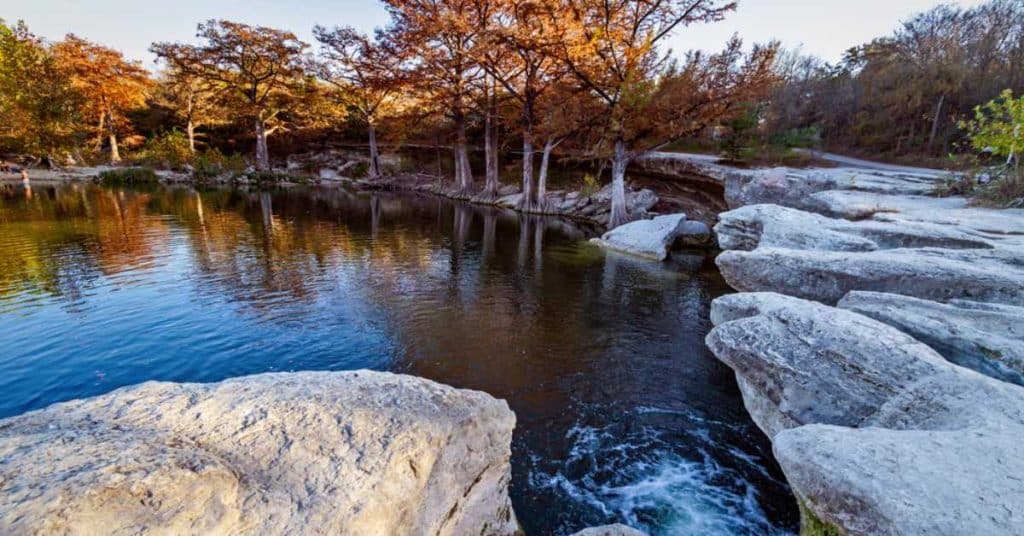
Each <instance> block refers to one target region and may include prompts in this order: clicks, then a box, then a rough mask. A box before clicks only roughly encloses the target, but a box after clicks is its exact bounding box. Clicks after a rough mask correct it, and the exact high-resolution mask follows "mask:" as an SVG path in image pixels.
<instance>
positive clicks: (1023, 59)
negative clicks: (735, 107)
mask: <svg viewBox="0 0 1024 536" xmlns="http://www.w3.org/2000/svg"><path fill="white" fill-rule="evenodd" d="M777 69H778V70H779V72H780V74H781V75H782V76H783V78H784V80H785V82H784V83H783V84H781V85H780V86H779V87H778V89H777V90H776V92H775V94H774V95H773V96H772V98H771V101H770V105H768V106H767V108H766V110H765V112H766V120H767V127H766V128H767V133H768V134H769V135H772V136H779V137H782V136H785V135H786V133H799V132H800V131H801V129H814V132H813V133H812V134H814V135H817V136H820V140H821V143H822V144H823V145H825V146H826V147H829V148H835V149H843V148H853V149H855V150H857V151H859V152H861V153H866V154H890V155H920V156H945V155H947V154H948V153H950V152H960V151H968V150H970V147H969V146H968V144H967V143H966V138H965V135H964V132H963V131H962V129H961V128H959V123H960V122H961V121H963V120H965V119H970V118H971V117H973V115H974V111H973V110H974V108H975V107H976V106H979V105H982V104H984V103H986V102H988V101H990V100H992V99H994V98H996V97H997V96H999V94H1000V93H1001V92H1002V91H1003V90H1006V89H1010V90H1012V91H1013V93H1014V94H1015V95H1018V96H1019V95H1020V94H1021V93H1022V92H1024V1H1022V0H994V1H991V2H988V3H986V4H983V5H980V6H978V7H974V8H971V9H963V8H959V7H954V6H951V5H940V6H938V7H936V8H934V9H932V10H930V11H927V12H924V13H921V14H919V15H916V16H914V17H912V18H911V19H910V20H907V21H905V22H903V24H902V25H901V26H900V28H899V29H898V30H896V32H895V33H893V34H892V35H890V36H886V37H879V38H877V39H875V40H873V41H871V42H870V43H867V44H864V45H861V46H858V47H855V48H851V49H850V50H849V51H848V52H847V53H846V55H845V57H844V59H843V61H842V62H840V63H839V64H838V65H829V64H825V63H823V62H822V61H820V60H818V59H816V58H814V57H810V56H804V55H801V54H799V53H794V52H790V53H788V54H782V55H781V56H780V59H779V63H778V67H777ZM804 134H807V131H806V130H804Z"/></svg>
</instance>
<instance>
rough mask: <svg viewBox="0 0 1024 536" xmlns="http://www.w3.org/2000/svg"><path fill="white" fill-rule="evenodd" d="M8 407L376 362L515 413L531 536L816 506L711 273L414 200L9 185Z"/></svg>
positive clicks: (519, 488)
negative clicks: (777, 440)
mask: <svg viewBox="0 0 1024 536" xmlns="http://www.w3.org/2000/svg"><path fill="white" fill-rule="evenodd" d="M0 192H2V193H0V392H3V393H4V396H3V397H0V417H6V416H11V415H15V414H18V413H22V412H25V411H28V410H32V409H37V408H41V407H44V406H46V405H49V404H51V403H54V402H57V401H62V400H68V399H73V398H81V397H86V396H92V395H98V394H101V393H105V392H108V391H110V390H112V389H115V388H118V387H121V386H125V385H131V384H135V383H139V382H142V381H147V380H166V381H189V382H210V381H217V380H221V379H224V378H229V377H233V376H241V375H246V374H254V373H260V372H268V371H296V370H349V369H360V368H370V369H377V370H389V371H394V372H401V373H407V374H414V375H417V376H423V377H426V378H430V379H432V380H437V381H439V382H443V383H446V384H450V385H453V386H456V387H461V388H471V389H479V390H482V391H486V392H488V393H490V394H491V395H493V396H495V397H498V398H504V399H506V400H508V402H509V404H510V406H511V408H512V409H513V410H514V411H515V412H516V415H517V419H518V420H517V427H516V432H515V438H514V440H513V445H512V452H513V459H512V464H513V481H512V487H511V490H510V494H511V496H512V500H513V505H514V507H515V509H516V512H517V515H518V516H519V519H520V521H521V522H522V524H523V526H524V529H525V530H526V531H527V534H568V533H571V532H573V531H575V530H579V529H581V528H583V527H586V526H590V525H596V524H602V523H611V522H622V523H626V524H630V525H633V526H636V527H638V528H643V529H645V530H647V531H650V532H651V534H655V535H657V534H784V533H790V532H792V531H794V530H795V529H796V527H797V524H798V514H797V511H796V504H795V501H794V499H793V497H792V495H791V494H790V492H789V490H788V488H787V486H786V484H785V482H784V479H783V477H782V475H781V473H780V471H779V470H778V468H777V466H776V465H775V463H774V461H773V460H772V459H771V448H770V445H769V443H768V441H767V439H766V438H765V437H764V436H763V435H762V434H761V433H760V432H759V431H758V430H757V429H756V427H755V426H754V425H753V423H752V422H751V420H750V418H749V416H748V415H747V413H746V411H745V410H744V408H743V403H742V400H741V398H740V395H739V392H738V389H737V386H736V383H735V380H734V378H733V376H732V374H731V371H730V370H729V369H728V368H726V367H725V366H724V365H722V364H721V363H719V362H718V361H717V360H715V359H714V358H713V357H712V356H711V354H710V353H709V352H708V350H707V349H706V348H705V346H704V342H703V339H704V336H705V334H706V333H707V331H708V330H709V328H710V326H709V320H708V309H709V304H710V302H711V300H712V299H714V298H715V297H716V296H719V295H721V294H723V293H726V292H729V289H728V287H727V286H726V285H725V283H724V282H723V281H722V279H721V278H720V277H719V276H718V274H717V272H716V271H715V268H714V264H713V263H712V262H711V259H709V258H705V257H704V256H703V255H701V254H689V255H686V254H680V255H677V256H676V257H675V259H674V260H673V262H670V263H665V264H655V263H650V262H646V261H641V260H635V259H632V258H629V257H625V256H621V255H617V254H611V253H605V252H604V251H602V250H600V249H598V248H596V247H594V246H592V245H590V244H588V243H587V242H586V240H585V239H586V238H588V237H590V236H593V234H594V232H595V230H594V229H588V228H585V227H581V226H579V225H576V224H573V223H571V222H568V221H564V220H557V219H550V218H540V217H525V216H521V215H518V214H516V213H512V212H507V211H499V210H497V209H492V208H488V207H480V206H472V205H466V204H459V203H454V202H450V201H447V200H442V199H439V198H433V197H425V196H418V195H412V194H408V195H403V194H383V193H381V194H360V193H353V192H348V191H345V190H342V189H314V188H295V189H289V190H280V191H274V192H258V191H244V190H231V189H218V190H209V191H202V192H196V191H194V190H191V189H187V188H164V187H156V188H152V189H148V190H131V189H107V188H102V187H99V186H95V185H87V184H66V185H58V186H53V185H51V186H40V185H37V186H36V187H35V188H33V189H32V191H31V192H26V191H25V190H24V189H23V188H22V187H21V186H20V185H7V186H4V187H3V188H2V190H0Z"/></svg>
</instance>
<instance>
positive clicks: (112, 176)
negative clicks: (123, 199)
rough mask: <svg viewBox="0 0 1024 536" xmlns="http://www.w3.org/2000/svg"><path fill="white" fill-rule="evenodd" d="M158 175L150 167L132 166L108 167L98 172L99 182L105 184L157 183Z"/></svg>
mask: <svg viewBox="0 0 1024 536" xmlns="http://www.w3.org/2000/svg"><path fill="white" fill-rule="evenodd" d="M159 182H160V177H158V176H157V174H156V172H154V171H153V169H152V168H147V167H134V168H121V169H110V170H107V171H104V172H102V173H100V183H101V184H103V185H105V186H125V185H145V184H157V183H159Z"/></svg>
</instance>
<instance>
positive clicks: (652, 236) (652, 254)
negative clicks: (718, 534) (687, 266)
mask: <svg viewBox="0 0 1024 536" xmlns="http://www.w3.org/2000/svg"><path fill="white" fill-rule="evenodd" d="M685 225H686V214H669V215H666V216H658V217H656V218H653V219H650V220H637V221H633V222H630V223H627V224H625V225H620V226H619V227H616V228H615V229H612V230H611V231H608V232H607V233H605V234H604V235H603V236H602V237H601V238H594V239H593V240H591V242H593V243H595V244H598V245H600V246H603V247H606V248H608V249H612V250H615V251H621V252H623V253H629V254H632V255H637V256H640V257H645V258H648V259H652V260H656V261H663V260H665V259H666V258H667V257H668V253H669V251H670V250H671V248H672V245H673V244H674V243H675V241H676V239H677V238H679V237H680V236H681V235H682V234H683V232H684V230H685V229H684V228H685Z"/></svg>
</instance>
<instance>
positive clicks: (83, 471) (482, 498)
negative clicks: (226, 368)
mask: <svg viewBox="0 0 1024 536" xmlns="http://www.w3.org/2000/svg"><path fill="white" fill-rule="evenodd" d="M514 425H515V415H514V414H513V413H512V412H511V411H510V410H509V409H508V406H507V405H506V404H505V402H503V401H500V400H496V399H494V398H492V397H490V396H488V395H486V394H484V393H480V392H475V391H466V390H457V389H454V388H451V387H447V386H443V385H440V384H437V383H434V382H431V381H428V380H423V379H418V378H414V377H410V376H400V375H394V374H387V373H379V372H368V371H359V372H304V373H289V374H264V375H258V376H250V377H244V378H237V379H231V380H226V381H224V382H220V383H214V384H175V383H156V382H151V383H145V384H142V385H139V386H135V387H129V388H124V389H119V390H117V391H114V392H112V393H109V394H107V395H103V396H99V397H96V398H90V399H85V400H76V401H72V402H66V403H61V404H55V405H53V406H50V407H48V408H46V409H43V410H40V411H34V412H31V413H27V414H24V415H21V416H18V417H13V418H10V419H6V420H3V421H0V533H5V534H139V533H161V534H164V533H165V534H445V535H463V534H513V533H515V532H516V531H517V530H518V523H517V522H516V519H515V516H514V514H513V512H512V508H511V505H510V503H509V499H508V494H507V485H508V482H509V475H510V473H509V455H510V450H509V449H510V447H509V446H510V442H511V438H512V429H513V427H514Z"/></svg>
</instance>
